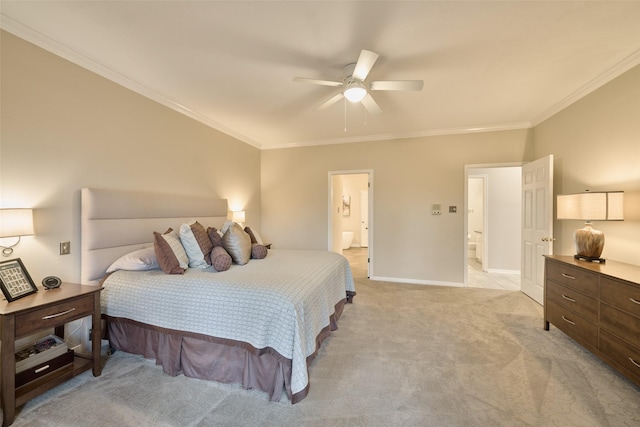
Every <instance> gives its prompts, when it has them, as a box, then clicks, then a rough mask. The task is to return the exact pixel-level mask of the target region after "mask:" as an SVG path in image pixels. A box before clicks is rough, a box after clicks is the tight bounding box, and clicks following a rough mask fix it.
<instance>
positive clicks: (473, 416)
mask: <svg viewBox="0 0 640 427" xmlns="http://www.w3.org/2000/svg"><path fill="white" fill-rule="evenodd" d="M361 271H362V269H359V268H357V267H356V268H354V275H356V289H357V296H356V298H355V302H354V304H352V305H348V306H347V308H346V309H345V311H344V314H343V316H342V318H341V319H340V322H339V327H340V329H339V330H337V331H335V332H334V333H333V334H332V336H331V337H330V338H329V339H327V340H326V341H325V344H324V345H323V347H322V348H321V350H320V352H319V354H318V357H317V358H316V359H315V361H314V362H313V363H312V365H311V367H310V380H311V390H310V393H309V395H308V397H307V398H306V399H304V400H303V401H302V402H300V403H298V404H296V405H290V404H289V403H288V402H281V403H270V402H269V401H268V399H267V397H266V395H264V394H262V393H259V392H253V391H245V390H241V389H239V388H238V387H236V386H231V385H222V384H217V383H213V382H207V381H201V380H195V379H190V378H186V377H184V376H179V377H169V376H167V375H165V374H163V373H162V370H161V368H159V367H156V366H155V364H154V363H153V362H151V361H146V360H144V359H143V358H141V357H138V356H133V355H129V354H126V353H122V352H116V353H115V354H114V355H112V356H110V357H109V358H108V359H107V360H106V364H105V367H104V370H103V373H102V376H100V377H98V378H94V377H93V376H91V374H90V373H89V372H87V373H85V374H83V375H80V376H79V377H76V378H74V379H73V380H71V381H69V382H67V383H66V384H64V385H62V386H60V387H58V388H56V389H53V390H51V391H49V392H47V393H45V394H44V395H42V396H40V397H37V398H35V399H33V400H31V401H29V402H28V403H27V404H26V405H25V406H24V407H23V408H22V409H21V411H20V412H19V414H18V417H17V419H16V421H15V423H14V426H16V427H21V426H152V425H153V426H225V425H229V426H271V425H285V426H293V425H295V426H298V425H305V426H327V425H331V426H541V425H544V426H637V425H640V388H639V387H636V386H634V385H633V384H632V383H631V382H629V381H627V380H625V379H624V378H623V377H621V376H620V375H618V374H617V373H616V372H614V371H613V370H612V369H611V368H609V367H608V366H607V365H605V364H604V363H602V362H600V361H599V360H598V359H597V358H596V357H595V356H593V355H591V354H590V353H589V352H587V351H586V350H584V349H582V347H580V346H579V345H577V344H575V343H574V342H573V341H572V340H571V339H569V338H568V337H566V336H565V335H564V334H563V333H561V332H560V331H559V330H558V329H556V328H554V327H552V328H551V331H549V332H545V331H544V330H543V328H542V323H543V322H542V307H541V306H539V305H538V304H537V303H535V302H534V301H532V300H531V299H529V298H528V297H526V296H525V295H524V294H522V293H520V292H514V291H503V290H488V289H472V288H466V289H465V288H446V287H436V286H421V285H410V284H397V283H387V282H373V281H369V280H367V279H366V278H365V277H366V276H365V277H362V274H361Z"/></svg>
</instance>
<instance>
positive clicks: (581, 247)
mask: <svg viewBox="0 0 640 427" xmlns="http://www.w3.org/2000/svg"><path fill="white" fill-rule="evenodd" d="M573 239H574V242H575V246H576V258H578V257H580V258H579V259H584V260H585V261H594V260H600V259H602V258H600V254H602V249H603V248H604V233H603V232H602V231H600V230H594V229H593V228H591V223H590V222H587V223H586V224H585V225H584V228H581V229H579V230H576V231H575V233H573Z"/></svg>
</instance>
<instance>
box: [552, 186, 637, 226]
mask: <svg viewBox="0 0 640 427" xmlns="http://www.w3.org/2000/svg"><path fill="white" fill-rule="evenodd" d="M557 218H558V219H577V220H582V221H622V220H624V192H622V191H610V192H594V193H590V192H589V193H579V194H559V195H558V198H557Z"/></svg>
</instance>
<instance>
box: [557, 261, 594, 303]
mask: <svg viewBox="0 0 640 427" xmlns="http://www.w3.org/2000/svg"><path fill="white" fill-rule="evenodd" d="M545 274H546V278H547V279H553V280H554V281H556V282H558V283H560V284H562V285H565V286H569V287H570V288H573V289H575V290H577V291H579V292H582V293H583V294H585V295H587V296H589V297H591V298H597V297H598V275H597V274H595V273H591V272H588V271H585V270H582V269H579V268H576V267H572V266H570V265H567V264H560V263H557V262H547V263H546V271H545Z"/></svg>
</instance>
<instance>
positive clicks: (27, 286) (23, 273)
mask: <svg viewBox="0 0 640 427" xmlns="http://www.w3.org/2000/svg"><path fill="white" fill-rule="evenodd" d="M0 288H2V293H3V294H4V296H5V298H7V301H9V302H11V301H15V300H17V299H18V298H22V297H26V296H27V295H31V294H33V293H36V292H38V288H37V287H36V285H35V284H34V283H33V280H32V279H31V276H29V272H28V271H27V269H26V268H25V266H24V264H23V263H22V260H21V259H20V258H16V259H10V260H7V261H0Z"/></svg>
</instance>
